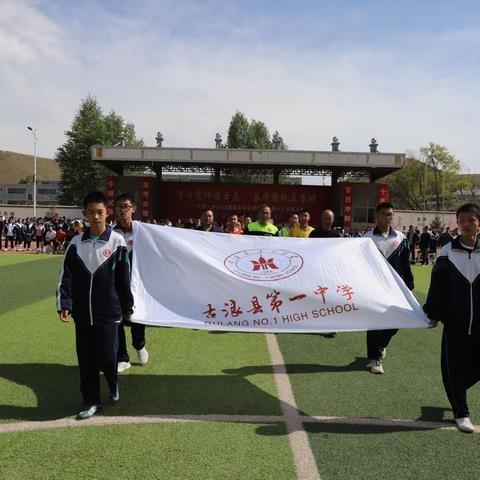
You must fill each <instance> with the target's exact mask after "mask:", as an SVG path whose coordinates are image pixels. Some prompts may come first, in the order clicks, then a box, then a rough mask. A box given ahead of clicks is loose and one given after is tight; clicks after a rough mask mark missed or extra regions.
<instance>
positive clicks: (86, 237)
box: [82, 226, 112, 243]
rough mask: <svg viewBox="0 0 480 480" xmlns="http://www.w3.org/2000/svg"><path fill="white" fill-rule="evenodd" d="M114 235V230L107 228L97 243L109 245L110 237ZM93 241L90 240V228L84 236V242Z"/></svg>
mask: <svg viewBox="0 0 480 480" xmlns="http://www.w3.org/2000/svg"><path fill="white" fill-rule="evenodd" d="M111 234H112V229H111V228H110V227H108V226H107V228H106V229H105V231H104V232H103V233H102V234H101V235H100V237H99V238H98V240H97V241H100V242H105V243H107V242H108V241H109V240H110V235H111ZM91 241H92V239H91V238H90V227H88V228H87V229H86V230H85V231H84V232H83V235H82V242H91Z"/></svg>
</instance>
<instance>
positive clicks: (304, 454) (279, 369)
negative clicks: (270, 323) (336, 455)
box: [266, 333, 320, 480]
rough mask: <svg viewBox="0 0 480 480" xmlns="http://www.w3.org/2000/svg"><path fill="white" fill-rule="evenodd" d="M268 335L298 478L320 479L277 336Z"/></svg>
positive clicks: (276, 381) (302, 479)
mask: <svg viewBox="0 0 480 480" xmlns="http://www.w3.org/2000/svg"><path fill="white" fill-rule="evenodd" d="M266 337H267V345H268V351H269V353H270V360H271V362H272V366H273V375H274V377H275V383H276V385H277V391H278V398H279V400H280V405H281V407H282V412H283V415H284V421H285V423H286V426H287V432H288V438H289V441H290V448H291V449H292V453H293V463H294V465H295V471H296V472H297V478H298V479H299V480H320V474H319V473H318V469H317V463H316V461H315V457H314V455H313V452H312V449H311V448H310V443H309V441H308V436H307V432H305V430H304V428H303V423H302V415H300V412H299V411H298V409H297V404H296V402H295V397H294V396H293V390H292V385H291V384H290V380H289V378H288V374H287V369H286V368H285V361H284V359H283V355H282V352H281V351H280V348H279V346H278V342H277V338H276V337H275V335H274V334H273V333H267V334H266Z"/></svg>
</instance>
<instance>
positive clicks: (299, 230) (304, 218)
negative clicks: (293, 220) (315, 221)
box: [290, 208, 315, 238]
mask: <svg viewBox="0 0 480 480" xmlns="http://www.w3.org/2000/svg"><path fill="white" fill-rule="evenodd" d="M309 222H310V212H309V211H308V210H307V209H306V208H304V209H302V210H300V212H299V213H298V225H296V226H295V227H293V228H292V230H290V237H296V238H308V236H309V235H310V233H312V232H313V231H314V230H315V229H314V228H313V227H311V226H310V225H309Z"/></svg>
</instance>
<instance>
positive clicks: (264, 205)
mask: <svg viewBox="0 0 480 480" xmlns="http://www.w3.org/2000/svg"><path fill="white" fill-rule="evenodd" d="M264 208H270V205H267V204H266V203H262V204H261V205H259V206H258V208H257V212H259V211H260V210H263V209H264ZM271 210H272V209H271V208H270V211H271Z"/></svg>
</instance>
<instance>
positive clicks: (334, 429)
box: [304, 422, 453, 436]
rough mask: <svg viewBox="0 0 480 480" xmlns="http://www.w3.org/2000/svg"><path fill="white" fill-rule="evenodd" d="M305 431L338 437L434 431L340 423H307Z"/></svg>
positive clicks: (425, 428)
mask: <svg viewBox="0 0 480 480" xmlns="http://www.w3.org/2000/svg"><path fill="white" fill-rule="evenodd" d="M445 426H446V427H448V426H453V423H452V422H450V423H449V422H445ZM304 428H305V431H306V432H307V433H309V434H316V435H322V436H328V435H329V434H336V435H382V434H385V433H395V432H425V431H430V430H432V427H429V426H425V427H423V426H421V425H415V426H414V425H402V424H398V423H397V424H393V423H392V424H391V425H345V424H338V423H305V424H304Z"/></svg>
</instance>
